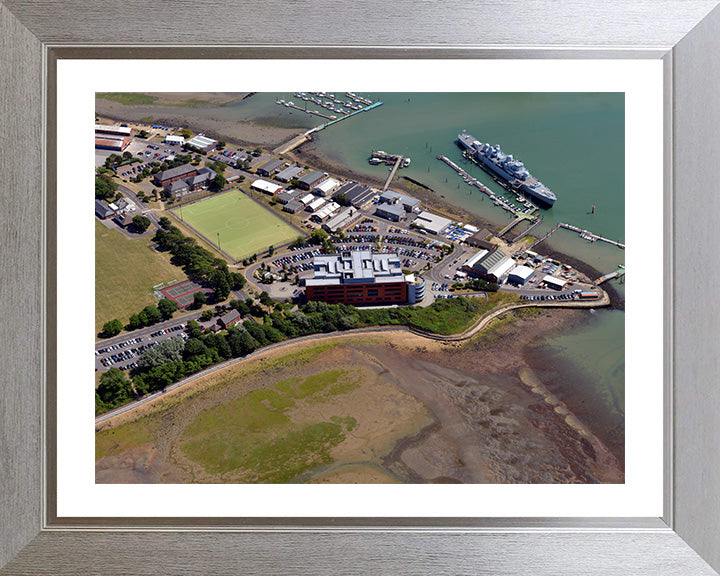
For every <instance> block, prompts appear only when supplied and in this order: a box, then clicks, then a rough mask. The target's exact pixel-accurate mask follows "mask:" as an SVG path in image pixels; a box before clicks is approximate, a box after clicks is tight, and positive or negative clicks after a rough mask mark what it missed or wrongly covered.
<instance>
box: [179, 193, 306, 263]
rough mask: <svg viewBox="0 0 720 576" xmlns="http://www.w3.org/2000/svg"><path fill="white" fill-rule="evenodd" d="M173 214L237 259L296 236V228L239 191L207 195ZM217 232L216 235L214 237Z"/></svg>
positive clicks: (283, 242) (262, 250)
mask: <svg viewBox="0 0 720 576" xmlns="http://www.w3.org/2000/svg"><path fill="white" fill-rule="evenodd" d="M173 213H174V214H175V215H176V216H178V217H180V218H181V219H182V220H184V221H185V222H187V223H188V224H189V225H190V226H192V227H193V228H195V229H196V230H197V231H198V232H200V233H201V234H202V235H203V236H205V238H207V239H208V240H209V241H210V242H212V243H213V244H216V245H218V242H219V247H220V249H221V250H223V251H224V252H226V253H227V254H229V255H230V256H232V257H233V258H235V259H236V260H240V259H242V258H246V257H248V256H251V255H252V254H256V253H258V254H259V253H261V252H264V251H265V250H267V249H268V246H270V245H273V246H279V245H281V244H285V243H286V242H290V241H291V240H293V239H295V238H296V237H297V236H298V232H297V230H295V229H293V228H292V227H291V226H289V225H288V224H286V223H285V222H284V221H283V220H281V219H280V218H278V217H277V216H276V215H275V214H273V213H272V212H270V210H267V209H266V208H264V207H263V206H261V205H259V204H258V203H257V202H255V201H254V200H252V199H250V198H249V197H247V196H246V195H245V194H243V193H242V192H241V191H240V190H231V191H230V192H226V193H224V194H220V195H218V196H211V197H210V198H207V199H206V200H201V201H200V202H196V203H195V204H191V205H190V206H184V207H183V208H178V209H175V210H173ZM218 235H219V237H218Z"/></svg>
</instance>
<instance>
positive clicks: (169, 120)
mask: <svg viewBox="0 0 720 576" xmlns="http://www.w3.org/2000/svg"><path fill="white" fill-rule="evenodd" d="M150 94H151V95H157V94H155V93H150ZM182 94H184V95H185V97H178V98H177V99H176V100H173V99H169V98H167V97H164V98H163V99H161V100H160V101H158V102H157V103H155V104H147V105H145V104H140V105H131V106H128V105H124V104H120V103H118V102H113V101H111V100H105V99H104V98H96V99H95V113H96V114H98V115H99V116H101V117H103V118H108V119H112V120H115V121H123V122H139V121H140V120H141V119H143V118H148V117H151V118H152V119H153V123H157V124H163V125H167V126H173V127H177V128H189V129H190V130H192V131H193V132H196V133H199V132H202V133H203V134H206V135H207V136H210V137H214V138H217V139H218V140H226V141H230V142H234V143H238V144H242V145H245V146H249V147H254V146H258V145H259V146H262V147H265V148H271V149H272V148H275V147H276V146H279V145H280V144H282V143H283V142H287V141H288V140H290V139H292V138H294V137H295V136H297V135H298V134H299V133H300V132H303V131H304V130H300V129H290V128H282V127H277V126H267V125H264V124H262V123H260V122H258V121H254V120H252V119H243V118H238V119H237V120H232V121H231V120H227V119H222V118H213V117H209V118H208V117H205V116H201V115H198V114H194V113H193V107H191V106H179V105H173V104H177V103H178V102H182V101H183V100H184V99H186V98H198V99H202V100H211V99H212V98H213V94H215V93H210V94H204V93H203V94H189V93H182ZM164 96H167V95H164ZM221 96H223V95H222V94H220V95H218V96H217V97H218V98H220V97H221ZM226 96H232V95H226ZM241 96H242V95H235V97H232V98H230V100H229V101H235V100H237V99H238V97H241ZM226 100H227V99H226ZM215 103H216V104H225V103H227V102H226V101H223V100H219V101H217V102H215Z"/></svg>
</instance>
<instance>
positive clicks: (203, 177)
mask: <svg viewBox="0 0 720 576" xmlns="http://www.w3.org/2000/svg"><path fill="white" fill-rule="evenodd" d="M208 180H212V178H210V175H209V174H208V173H206V172H205V173H203V174H198V175H197V176H193V177H192V178H188V179H187V180H185V182H187V183H188V184H190V186H197V185H198V184H202V183H203V182H207V181H208ZM173 184H175V182H173Z"/></svg>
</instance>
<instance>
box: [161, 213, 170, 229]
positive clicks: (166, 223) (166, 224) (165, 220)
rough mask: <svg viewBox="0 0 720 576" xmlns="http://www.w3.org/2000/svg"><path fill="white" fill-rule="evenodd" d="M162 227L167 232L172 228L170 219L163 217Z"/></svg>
mask: <svg viewBox="0 0 720 576" xmlns="http://www.w3.org/2000/svg"><path fill="white" fill-rule="evenodd" d="M160 226H162V227H163V228H165V229H166V230H167V229H168V228H170V226H172V222H171V221H170V218H168V217H167V216H163V217H162V218H160Z"/></svg>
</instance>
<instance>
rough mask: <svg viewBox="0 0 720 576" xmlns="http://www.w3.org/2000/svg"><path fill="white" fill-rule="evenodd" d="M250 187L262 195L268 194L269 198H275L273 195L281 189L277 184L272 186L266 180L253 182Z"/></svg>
mask: <svg viewBox="0 0 720 576" xmlns="http://www.w3.org/2000/svg"><path fill="white" fill-rule="evenodd" d="M250 187H251V188H252V189H253V190H258V191H260V192H262V193H264V194H270V196H275V194H277V193H278V192H280V190H282V189H283V187H282V186H280V185H279V184H273V183H272V182H268V181H267V180H255V182H253V183H252V185H251V186H250Z"/></svg>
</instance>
